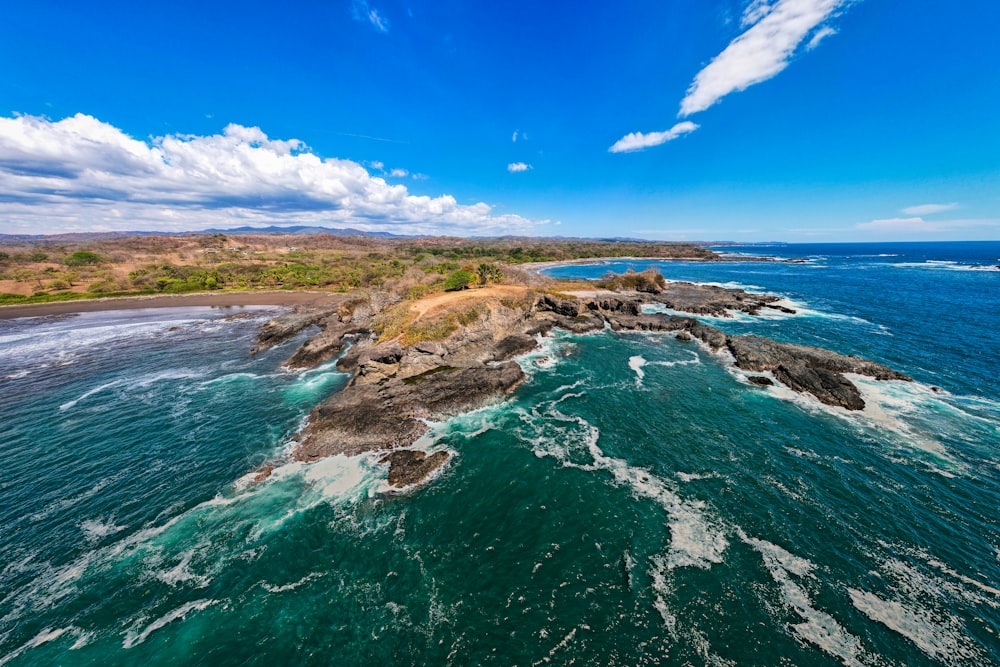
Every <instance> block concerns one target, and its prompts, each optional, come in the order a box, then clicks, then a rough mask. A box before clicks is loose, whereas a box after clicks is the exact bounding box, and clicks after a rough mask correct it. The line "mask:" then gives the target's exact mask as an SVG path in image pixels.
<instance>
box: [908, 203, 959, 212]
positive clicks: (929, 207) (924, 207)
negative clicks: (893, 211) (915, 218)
mask: <svg viewBox="0 0 1000 667" xmlns="http://www.w3.org/2000/svg"><path fill="white" fill-rule="evenodd" d="M956 208H958V203H957V202H952V203H951V204H921V205H920V206H907V207H906V208H904V209H903V210H902V211H901V212H902V213H905V214H906V215H933V214H935V213H941V212H942V211H954V210H955V209H956Z"/></svg>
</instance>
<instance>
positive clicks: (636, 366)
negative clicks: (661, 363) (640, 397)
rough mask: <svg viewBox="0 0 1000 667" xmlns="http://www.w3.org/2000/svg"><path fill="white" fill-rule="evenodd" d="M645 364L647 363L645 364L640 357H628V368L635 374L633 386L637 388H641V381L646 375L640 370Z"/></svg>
mask: <svg viewBox="0 0 1000 667" xmlns="http://www.w3.org/2000/svg"><path fill="white" fill-rule="evenodd" d="M647 363H649V362H647V361H646V360H645V359H643V358H642V357H640V356H634V357H629V360H628V367H629V368H631V369H632V370H633V371H634V372H635V375H636V378H635V385H636V386H637V387H641V386H642V379H643V378H644V377H646V373H645V372H644V371H643V370H642V367H643V366H645V365H646V364H647Z"/></svg>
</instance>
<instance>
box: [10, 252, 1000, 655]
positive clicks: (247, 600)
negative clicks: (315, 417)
mask: <svg viewBox="0 0 1000 667" xmlns="http://www.w3.org/2000/svg"><path fill="white" fill-rule="evenodd" d="M717 250H719V251H720V252H723V253H725V254H728V255H729V256H731V257H733V258H735V259H738V260H741V261H734V262H725V263H697V262H649V261H603V262H595V263H593V264H589V265H572V266H562V267H556V268H552V269H549V270H548V271H547V273H548V274H550V275H553V276H565V277H578V278H593V277H599V276H600V275H603V274H604V273H606V272H608V271H615V272H621V271H625V270H627V269H630V268H631V269H637V270H641V269H643V268H645V267H647V266H655V267H657V268H658V269H660V271H661V272H662V273H663V275H664V276H665V277H666V278H667V279H669V280H689V281H695V282H710V283H716V284H722V285H726V286H734V287H742V288H745V289H748V290H751V291H761V292H767V293H772V294H777V295H779V296H781V297H782V298H783V299H785V301H784V302H783V303H785V304H786V305H789V306H790V307H792V308H794V309H795V310H796V311H797V312H796V314H795V315H790V314H785V313H777V312H774V313H773V314H771V315H762V316H760V317H754V316H749V315H740V316H738V317H733V318H726V319H723V318H705V321H707V322H710V323H711V324H712V325H713V326H716V327H719V328H721V329H723V330H725V331H726V332H729V333H755V334H759V335H763V336H768V337H771V338H775V339H778V340H783V341H789V342H795V343H803V344H810V345H819V346H823V347H827V348H830V349H832V350H835V351H838V352H842V353H852V354H859V355H862V356H865V357H869V358H872V359H875V360H877V361H880V362H883V363H886V364H888V365H890V366H892V367H893V368H895V369H897V370H900V371H902V372H904V373H907V374H909V375H911V376H913V378H914V379H915V382H913V383H904V382H886V383H880V382H876V381H873V380H867V379H859V380H858V384H859V386H860V387H861V388H862V392H863V395H864V397H865V400H866V402H867V403H868V407H867V408H866V410H865V411H863V412H860V413H847V412H845V411H842V410H838V409H834V408H829V407H826V406H823V405H821V404H819V403H818V402H817V401H815V400H813V399H811V398H809V397H805V396H802V395H798V394H793V393H792V392H790V391H788V390H783V389H780V388H766V389H765V388H760V387H756V386H753V385H751V384H750V383H748V382H747V381H746V380H745V378H744V377H743V376H742V374H741V373H740V372H739V371H738V370H737V369H734V368H733V367H732V364H731V362H730V361H728V360H727V359H726V358H724V357H722V356H717V355H713V354H711V353H710V352H708V351H707V350H706V349H703V348H702V347H699V346H698V345H697V344H696V343H694V342H680V341H677V340H676V339H675V338H674V337H673V336H672V335H668V334H650V333H634V332H633V333H613V332H610V331H604V332H598V333H593V334H587V335H570V334H567V333H558V332H557V333H556V334H555V335H553V336H551V337H548V338H544V339H542V341H541V342H542V348H541V349H540V350H538V351H535V352H532V353H529V354H527V355H524V356H523V357H521V358H520V359H519V361H520V363H521V364H522V366H523V367H524V368H525V370H526V371H527V373H528V374H529V379H528V381H527V382H525V383H524V384H523V385H522V386H521V387H520V388H519V389H518V390H517V391H516V392H515V394H514V395H513V396H512V398H511V400H509V401H508V402H506V403H504V404H502V405H497V406H492V407H488V408H484V409H482V410H478V411H475V412H471V413H468V414H465V415H461V416H459V417H456V418H454V419H451V420H449V421H446V422H442V423H438V424H434V425H433V428H432V431H431V433H430V434H429V435H428V436H426V437H424V438H423V439H422V440H421V441H419V442H418V446H419V447H421V448H423V449H425V450H427V451H433V450H440V449H446V450H448V451H450V452H451V453H452V454H453V455H454V456H453V457H452V459H451V460H450V462H449V463H448V465H447V466H445V468H444V469H443V470H442V471H441V472H440V473H439V474H437V475H436V476H435V477H434V478H433V479H431V480H430V481H428V482H427V483H426V484H424V485H423V486H421V487H419V488H416V489H410V490H407V491H405V492H390V491H389V489H388V487H387V484H386V470H385V468H384V467H382V466H380V465H378V463H377V455H370V456H364V457H358V458H350V459H349V458H344V457H332V458H329V459H325V460H322V461H320V462H318V463H316V464H313V465H304V464H299V463H291V464H287V465H284V466H281V467H279V468H278V469H277V470H276V471H275V473H274V474H273V475H272V477H271V478H270V479H268V480H267V481H265V482H264V483H262V484H259V485H254V484H252V483H251V481H252V478H253V471H254V470H255V469H256V468H257V467H258V466H260V465H261V464H263V463H265V462H267V461H269V460H272V459H274V458H275V457H278V456H280V455H281V453H282V452H283V451H287V450H288V448H290V447H291V446H292V445H293V444H294V443H293V442H292V438H293V437H294V435H295V433H296V432H297V431H298V430H299V428H300V427H301V426H302V424H303V422H304V420H305V418H306V416H307V415H308V413H309V411H310V410H311V408H312V407H314V406H315V405H316V404H318V403H319V402H320V401H322V400H323V399H324V398H325V397H327V396H329V395H330V394H332V393H333V392H336V391H337V390H338V389H339V388H340V387H342V386H343V385H344V383H345V382H346V381H347V379H348V377H347V376H346V375H344V374H342V373H340V372H338V371H337V370H336V368H335V366H334V364H333V363H332V362H331V363H328V364H325V365H324V366H321V367H319V368H316V369H312V370H308V371H288V370H284V369H283V368H282V367H281V363H282V362H283V361H284V360H285V359H287V358H288V357H289V356H291V354H292V352H293V351H294V350H295V348H296V346H297V345H299V344H300V343H301V342H302V341H303V340H304V338H302V337H299V338H296V339H295V340H292V341H289V342H288V343H285V344H283V345H281V346H278V347H276V348H273V349H270V350H267V351H265V352H263V353H261V354H258V355H256V356H250V355H248V351H249V349H250V348H251V347H252V346H253V339H254V336H255V334H256V330H257V328H258V327H259V326H260V324H262V323H263V322H265V321H266V320H267V319H268V318H269V317H272V316H273V315H275V314H276V313H277V312H279V311H277V310H275V309H269V308H266V307H255V308H230V309H217V308H216V309H213V308H183V309H176V308H163V309H147V310H139V311H117V312H115V311H112V312H102V313H88V314H78V315H71V316H61V317H41V318H22V319H18V320H9V321H0V471H2V473H0V665H143V666H144V667H153V666H155V665H285V664H288V665H389V664H392V665H411V664H412V665H525V666H528V665H546V664H551V665H568V664H575V665H803V666H813V665H820V666H822V665H871V666H883V665H907V666H909V665H976V666H979V665H1000V509H998V508H1000V385H998V383H997V376H998V375H1000V268H998V265H1000V242H982V243H922V244H836V245H833V244H822V245H784V244H774V245H767V246H761V245H756V246H748V247H734V246H728V247H720V248H718V249H717ZM750 255H753V256H761V255H767V256H771V257H775V258H790V257H801V258H804V261H802V262H798V263H783V262H775V261H771V262H760V261H750V260H748V259H747V258H748V257H749V256H750ZM649 310H655V308H653V307H651V308H649ZM765 312H766V311H765Z"/></svg>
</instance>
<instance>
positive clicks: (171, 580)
mask: <svg viewBox="0 0 1000 667" xmlns="http://www.w3.org/2000/svg"><path fill="white" fill-rule="evenodd" d="M180 557H181V559H180V561H179V562H178V563H177V564H176V565H174V567H172V568H170V569H169V570H161V571H158V572H156V573H155V576H156V578H157V579H159V580H160V581H162V582H163V583H165V584H167V585H168V586H170V587H171V588H173V587H176V586H177V585H178V584H183V583H187V582H192V583H193V584H194V586H195V588H204V587H205V586H208V584H209V582H210V581H211V579H209V578H208V577H206V576H204V575H200V574H195V573H194V572H191V570H190V569H189V567H190V565H191V559H192V558H194V549H188V550H187V551H182V552H181V554H180Z"/></svg>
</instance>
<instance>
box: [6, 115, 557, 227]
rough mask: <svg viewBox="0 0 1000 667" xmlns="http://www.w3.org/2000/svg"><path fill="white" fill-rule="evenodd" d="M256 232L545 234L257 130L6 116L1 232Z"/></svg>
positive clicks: (483, 206) (523, 222)
mask: <svg viewBox="0 0 1000 667" xmlns="http://www.w3.org/2000/svg"><path fill="white" fill-rule="evenodd" d="M254 224H259V225H269V224H279V225H280V224H309V225H325V226H344V225H350V226H352V227H357V228H360V229H366V230H385V231H393V232H399V233H409V234H436V233H453V234H489V233H494V232H501V231H503V232H509V231H510V230H511V229H515V230H519V231H522V232H525V231H527V230H530V229H531V228H532V227H533V226H534V225H536V224H539V223H538V222H537V221H531V220H528V219H526V218H523V217H520V216H517V215H494V214H493V210H492V207H491V206H490V205H488V204H486V203H482V202H480V203H477V204H469V205H466V204H459V203H457V201H456V199H455V198H454V197H453V196H451V195H441V196H437V197H429V196H417V195H412V194H410V192H409V191H408V190H407V188H406V187H405V186H403V185H390V184H388V183H386V181H385V180H384V179H383V178H380V177H376V176H373V175H372V174H370V173H369V172H368V170H367V169H365V167H364V166H362V165H361V164H359V163H357V162H353V161H350V160H341V159H336V158H322V157H320V156H319V155H317V154H315V153H314V152H312V151H311V150H310V149H309V148H308V147H307V146H306V145H305V144H304V143H303V142H301V141H299V140H298V139H290V140H287V141H283V140H279V139H271V138H270V137H268V136H267V135H266V134H265V133H264V132H263V131H261V130H260V128H257V127H244V126H241V125H228V126H227V127H226V128H225V129H224V130H223V132H222V133H221V134H214V135H208V136H197V135H166V136H162V137H155V138H152V139H151V140H149V141H145V140H140V139H135V138H133V137H130V136H128V135H127V134H125V133H124V132H122V131H121V130H120V129H118V128H116V127H114V126H113V125H110V124H108V123H103V122H101V121H100V120H98V119H96V118H93V117H92V116H87V115H84V114H77V115H75V116H72V117H70V118H66V119H63V120H60V121H51V120H49V119H46V118H41V117H35V116H17V117H14V118H3V117H0V226H2V229H0V231H5V232H12V233H26V232H28V233H54V232H65V231H88V230H93V229H97V228H99V227H103V228H105V229H114V230H140V229H156V230H162V231H183V230H196V229H205V228H208V227H218V228H225V227H232V226H242V225H254Z"/></svg>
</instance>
